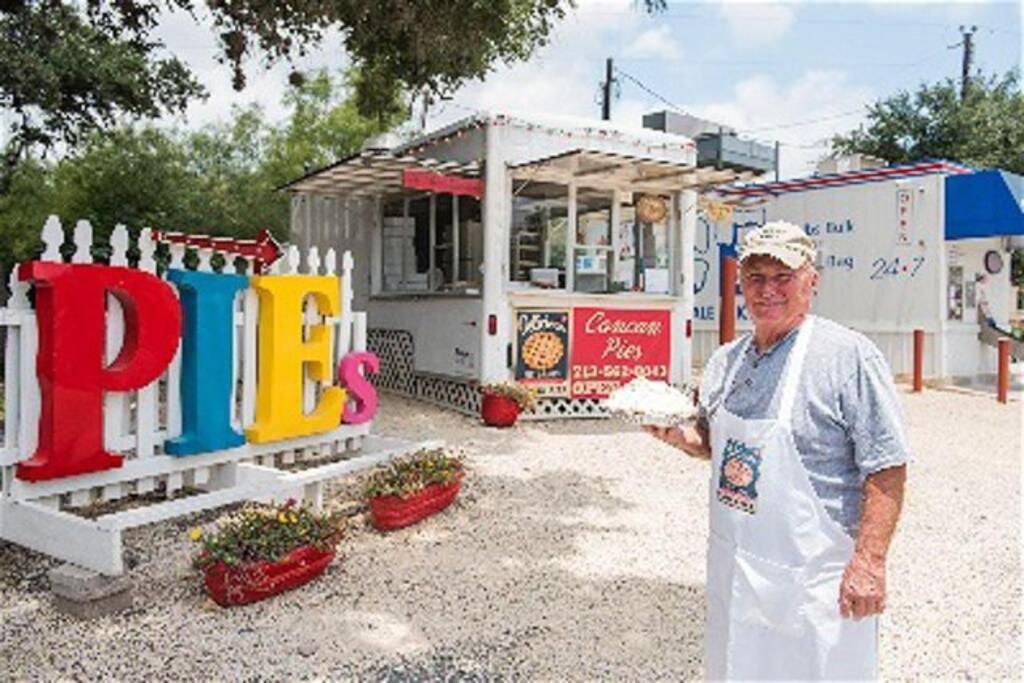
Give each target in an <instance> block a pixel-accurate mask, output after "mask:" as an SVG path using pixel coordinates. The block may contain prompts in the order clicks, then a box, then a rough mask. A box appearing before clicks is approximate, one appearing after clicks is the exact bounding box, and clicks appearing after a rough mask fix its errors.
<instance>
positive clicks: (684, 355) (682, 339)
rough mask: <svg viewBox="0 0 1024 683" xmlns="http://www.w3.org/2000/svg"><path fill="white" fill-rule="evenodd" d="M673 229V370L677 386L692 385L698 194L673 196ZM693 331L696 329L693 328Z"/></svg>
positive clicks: (674, 382) (688, 192)
mask: <svg viewBox="0 0 1024 683" xmlns="http://www.w3.org/2000/svg"><path fill="white" fill-rule="evenodd" d="M671 221H672V222H671V223H670V225H669V229H670V231H671V233H672V234H674V235H675V242H676V245H677V248H676V247H673V248H672V250H671V251H670V252H669V253H670V254H671V258H673V259H674V260H675V262H674V263H672V264H670V271H669V272H670V273H672V283H671V287H672V292H673V294H675V297H676V299H675V301H676V303H675V305H674V306H673V310H672V335H673V343H672V371H671V373H670V379H671V381H672V383H673V384H683V383H688V382H689V381H690V378H691V377H692V375H693V337H687V336H686V327H687V322H688V321H690V322H689V324H690V325H691V326H692V324H693V323H692V320H693V306H694V294H693V245H694V242H695V240H696V236H697V192H696V191H695V190H684V191H683V192H679V193H676V194H675V195H674V196H673V197H672V212H671ZM691 329H692V327H691Z"/></svg>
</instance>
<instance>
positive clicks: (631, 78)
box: [615, 67, 692, 116]
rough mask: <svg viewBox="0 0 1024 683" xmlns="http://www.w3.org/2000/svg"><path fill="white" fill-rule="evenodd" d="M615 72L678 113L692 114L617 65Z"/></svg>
mask: <svg viewBox="0 0 1024 683" xmlns="http://www.w3.org/2000/svg"><path fill="white" fill-rule="evenodd" d="M615 73H617V74H618V75H620V76H622V77H623V78H625V79H626V80H627V81H630V82H631V83H633V85H635V86H636V87H638V88H640V89H641V90H643V91H644V92H645V93H647V94H648V95H650V96H651V97H653V98H655V99H656V100H658V101H659V102H661V103H662V104H666V105H668V106H669V107H672V108H673V109H675V110H676V111H677V112H679V113H680V114H686V115H687V116H692V114H690V112H688V111H686V110H685V109H683V108H682V107H680V106H679V105H678V104H675V103H673V102H670V101H669V100H667V99H666V98H665V97H663V96H661V95H659V94H658V93H656V92H655V91H654V90H652V89H651V88H649V87H647V85H645V84H644V82H643V81H641V80H640V79H639V78H636V77H635V76H632V75H630V74H628V73H626V72H625V71H623V70H622V69H620V68H618V67H615Z"/></svg>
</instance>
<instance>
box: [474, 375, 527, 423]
mask: <svg viewBox="0 0 1024 683" xmlns="http://www.w3.org/2000/svg"><path fill="white" fill-rule="evenodd" d="M480 391H481V393H483V400H482V401H481V402H480V417H482V418H483V421H484V424H487V425H490V426H492V427H511V426H512V425H514V424H515V423H516V419H517V418H518V417H519V413H520V412H522V411H524V410H530V409H531V408H533V406H534V405H535V404H536V402H537V396H536V393H535V392H534V390H533V389H530V388H528V387H524V386H523V385H522V384H517V383H515V382H499V383H497V384H485V385H484V386H482V387H480Z"/></svg>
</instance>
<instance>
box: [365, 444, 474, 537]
mask: <svg viewBox="0 0 1024 683" xmlns="http://www.w3.org/2000/svg"><path fill="white" fill-rule="evenodd" d="M462 474H463V465H462V459H461V458H459V457H458V456H456V455H452V454H450V453H449V452H447V451H446V450H445V449H442V448H433V449H427V450H421V451H417V452H416V453H414V454H412V455H411V456H408V457H405V458H400V459H398V460H395V461H394V462H392V463H390V464H388V465H386V466H384V467H378V468H377V469H376V470H374V471H373V472H371V473H370V475H369V477H368V478H367V480H366V487H365V493H366V498H367V502H368V503H369V507H370V518H371V521H372V522H373V525H374V526H375V527H376V528H377V529H379V530H381V531H390V530H392V529H401V528H402V527H406V526H409V525H410V524H415V523H416V522H418V521H420V520H421V519H423V518H424V517H428V516H430V515H432V514H434V513H435V512H439V511H440V510H443V509H444V508H446V507H448V505H450V504H451V502H452V501H453V500H455V496H457V495H458V494H459V489H460V487H461V485H462Z"/></svg>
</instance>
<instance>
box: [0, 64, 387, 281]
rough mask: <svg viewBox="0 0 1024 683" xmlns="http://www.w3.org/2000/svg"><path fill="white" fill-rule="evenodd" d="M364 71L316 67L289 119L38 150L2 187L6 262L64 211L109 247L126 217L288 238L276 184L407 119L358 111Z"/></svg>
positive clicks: (243, 119)
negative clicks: (40, 154)
mask: <svg viewBox="0 0 1024 683" xmlns="http://www.w3.org/2000/svg"><path fill="white" fill-rule="evenodd" d="M359 78H360V74H359V73H358V72H349V74H348V75H347V76H346V77H345V78H332V77H331V76H330V75H328V74H327V73H326V72H317V73H314V74H312V75H311V76H310V77H309V78H307V79H305V80H304V81H303V82H302V83H301V84H299V85H298V86H296V87H292V88H290V89H289V91H288V92H287V93H286V96H285V103H286V104H287V106H288V110H289V116H288V119H287V120H286V121H285V122H284V123H282V124H279V125H273V124H271V123H270V122H268V121H267V119H266V117H265V116H264V114H263V112H262V110H261V109H260V108H259V107H258V106H251V107H245V108H241V107H240V108H236V109H234V110H233V111H232V115H231V118H230V120H228V121H226V122H224V123H219V124H215V125H209V126H206V127H204V128H202V129H201V130H198V131H193V132H184V131H178V130H174V129H161V128H156V127H154V126H152V125H149V126H145V125H143V126H122V127H120V128H116V129H114V130H112V131H103V130H96V131H93V132H92V133H90V134H88V135H86V136H85V138H84V140H83V142H82V143H81V145H80V146H79V148H78V149H76V150H74V151H73V152H71V153H69V154H68V155H66V156H65V157H64V158H62V159H61V160H59V161H56V162H50V163H46V162H44V161H42V160H39V159H37V158H34V157H29V158H27V159H25V160H23V161H22V163H21V164H19V165H18V166H17V167H16V168H15V170H14V171H13V172H12V173H11V174H9V178H8V187H9V190H8V192H5V193H0V264H3V265H10V264H11V263H13V262H14V261H20V260H24V259H27V258H30V257H32V255H33V254H34V253H35V251H36V250H37V249H38V247H39V246H40V245H39V240H38V237H39V229H40V228H41V227H42V225H43V223H44V221H45V220H46V217H47V215H49V214H51V213H56V214H57V215H59V216H61V217H62V219H64V220H65V223H66V224H68V223H70V222H71V221H74V220H77V219H80V218H84V219H87V220H89V221H90V222H91V223H92V225H93V228H94V231H95V237H96V241H97V242H99V243H102V242H104V241H105V240H106V239H107V237H108V235H109V233H110V231H111V230H112V229H113V227H114V226H115V225H116V224H117V223H124V224H125V225H127V226H128V227H129V229H131V230H138V229H139V228H142V227H147V226H148V227H153V228H157V229H160V230H174V231H181V232H192V233H205V234H213V235H226V236H233V237H246V238H252V237H255V236H256V233H257V232H258V231H259V230H260V229H261V228H269V229H270V230H271V231H272V232H273V233H274V234H275V235H278V236H285V235H287V234H288V219H289V213H288V196H287V195H286V194H285V193H283V192H280V191H278V190H277V188H279V187H280V186H281V185H283V184H284V183H286V182H287V181H289V180H293V179H295V178H297V177H298V176H300V175H302V174H303V173H304V172H305V171H307V170H311V169H312V168H316V167H319V166H324V165H327V164H328V163H331V162H333V161H336V160H338V159H339V158H343V157H346V156H349V155H351V154H353V153H355V152H357V151H358V150H359V149H360V147H361V146H362V144H363V142H364V141H365V140H366V139H367V138H369V137H371V136H374V135H378V134H380V133H382V132H384V131H386V130H390V129H391V128H393V127H394V126H396V125H397V124H399V123H401V121H402V120H403V119H404V117H405V112H406V110H405V107H404V106H402V103H401V102H400V101H399V100H395V101H392V103H391V113H390V115H388V116H385V117H384V118H383V119H380V118H366V117H364V116H362V115H360V114H359V112H358V111H357V109H356V106H355V104H354V102H353V92H354V89H355V87H356V84H357V83H358V82H359Z"/></svg>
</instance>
